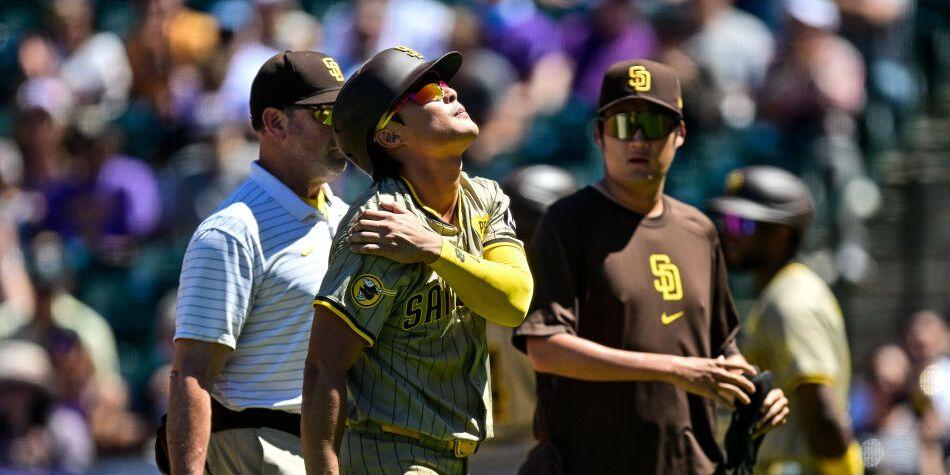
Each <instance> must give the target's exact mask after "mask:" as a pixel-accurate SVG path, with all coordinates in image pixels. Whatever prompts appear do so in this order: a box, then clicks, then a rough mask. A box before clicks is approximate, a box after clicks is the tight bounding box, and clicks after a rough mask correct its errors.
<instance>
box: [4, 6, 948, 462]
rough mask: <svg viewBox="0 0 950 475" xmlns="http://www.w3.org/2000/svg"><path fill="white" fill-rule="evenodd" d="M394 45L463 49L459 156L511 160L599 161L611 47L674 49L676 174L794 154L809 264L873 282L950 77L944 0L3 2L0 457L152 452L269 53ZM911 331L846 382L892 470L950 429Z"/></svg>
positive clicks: (681, 188) (933, 333)
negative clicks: (885, 172) (913, 157)
mask: <svg viewBox="0 0 950 475" xmlns="http://www.w3.org/2000/svg"><path fill="white" fill-rule="evenodd" d="M400 44H404V45H409V46H411V47H412V48H414V49H416V50H418V51H420V52H422V53H423V54H425V55H426V56H436V55H438V54H440V53H441V52H444V51H447V50H458V51H461V52H462V53H463V54H464V57H465V62H464V64H463V66H462V69H461V71H460V72H459V74H458V75H457V76H456V78H455V79H454V80H453V84H452V85H453V87H455V88H456V89H457V90H458V91H459V94H460V98H461V100H462V102H463V103H464V104H465V106H466V108H467V109H468V111H469V114H470V115H471V116H472V118H473V119H474V120H475V121H476V122H477V123H478V124H479V125H480V127H481V135H480V137H479V139H478V141H476V143H475V144H474V146H473V147H472V148H471V149H470V150H469V155H468V156H467V157H466V162H465V166H466V168H467V170H468V171H469V172H470V173H475V174H478V175H482V176H487V177H490V178H494V179H499V180H500V179H502V178H504V177H505V176H506V175H508V174H509V173H510V172H511V171H513V170H515V169H516V168H518V167H521V166H524V165H529V164H537V163H545V164H550V165H555V166H558V167H562V168H564V169H566V170H569V171H570V172H571V173H572V174H573V175H574V177H575V178H576V179H577V181H578V182H579V183H588V182H590V181H591V179H592V178H593V177H595V176H598V174H599V173H600V169H601V168H600V167H601V166H602V165H601V163H600V158H599V155H598V153H597V150H596V148H595V145H594V143H593V140H592V125H593V122H592V120H593V117H594V104H595V103H596V100H597V93H598V90H599V87H600V79H601V77H602V75H603V72H604V71H605V70H606V68H607V66H608V65H609V64H611V63H613V62H615V61H618V60H621V59H627V58H632V57H642V58H653V59H657V60H659V61H662V62H664V63H667V64H669V65H671V66H672V67H674V68H675V70H676V71H677V73H678V75H679V77H680V78H681V79H682V82H683V90H684V97H685V99H684V102H685V107H684V111H685V117H686V118H685V120H686V124H687V131H688V139H687V140H686V145H685V146H684V147H683V149H681V151H680V152H679V153H678V158H677V162H676V164H675V165H674V166H673V170H672V172H671V176H670V178H669V179H668V181H667V183H668V189H667V192H668V193H669V194H671V195H673V196H675V197H677V198H679V199H680V200H683V201H685V202H687V203H690V204H693V205H696V206H698V207H700V208H702V207H703V205H704V203H705V201H706V199H707V198H708V197H710V196H714V195H716V194H718V193H719V192H720V191H721V188H722V183H723V179H724V177H725V176H726V174H727V173H728V171H729V170H731V169H733V168H735V167H737V166H742V165H748V164H771V165H776V166H779V167H781V168H785V169H788V170H791V171H793V172H794V173H796V174H798V175H800V176H802V177H803V178H804V179H805V181H806V182H807V183H808V184H809V186H810V187H811V189H812V192H813V194H814V196H815V197H816V201H817V203H816V204H817V206H816V208H817V209H818V210H819V211H818V216H817V217H816V226H814V230H813V232H812V233H811V235H810V236H809V239H808V246H809V249H810V251H812V255H813V256H814V259H815V262H812V264H813V267H815V268H816V269H817V270H819V272H820V273H821V274H822V276H823V277H824V278H826V279H827V280H829V281H830V282H845V283H860V282H861V281H862V280H863V279H866V278H867V275H868V273H869V272H870V271H871V270H870V269H872V268H873V261H872V259H871V257H870V255H869V254H868V252H867V244H868V243H867V239H868V237H867V231H866V230H865V227H864V225H863V221H864V220H865V219H866V218H868V217H869V216H871V215H873V214H874V213H875V212H876V211H877V209H878V208H879V207H880V203H881V198H880V197H881V194H880V192H879V190H878V184H877V183H876V182H875V180H874V179H873V177H872V176H871V175H872V173H870V172H869V170H872V169H873V167H872V164H873V161H874V159H875V157H877V156H878V154H880V153H883V152H885V151H887V150H891V149H894V148H896V147H900V145H901V144H900V127H901V125H902V124H903V123H904V122H905V119H906V118H907V117H908V116H909V115H911V114H913V113H915V112H917V111H920V110H927V108H929V107H933V104H935V103H939V102H940V101H938V100H937V98H938V97H939V96H940V94H942V93H945V92H946V86H947V83H948V81H947V79H948V78H950V55H948V52H950V3H948V2H947V1H946V0H918V1H916V2H914V1H910V0H836V1H831V0H758V1H753V0H745V1H743V0H736V1H729V0H642V1H627V0H534V1H532V0H458V1H436V0H357V1H352V2H349V1H333V0H298V1H293V0H253V1H252V0H190V1H185V0H135V1H120V0H41V1H30V2H0V75H2V78H3V80H2V81H0V269H2V273H0V387H2V388H0V467H43V466H46V467H47V468H54V469H56V470H60V471H64V472H67V473H73V472H82V471H84V470H86V469H88V468H89V467H90V466H92V464H94V463H95V460H96V458H97V457H102V456H106V455H114V454H129V453H140V452H141V451H142V449H143V447H145V446H146V445H147V441H148V440H149V437H150V435H151V434H152V433H153V432H154V425H155V423H156V421H157V418H158V416H159V415H160V414H162V413H163V412H164V411H165V407H164V404H165V401H166V399H167V397H166V390H167V389H166V383H167V376H166V373H167V371H168V370H167V364H168V363H169V358H170V355H171V346H172V342H171V336H172V334H173V332H174V301H175V292H176V286H177V284H178V273H179V271H180V267H181V259H182V255H183V254H184V250H185V246H186V245H187V242H188V239H189V238H190V236H191V233H192V232H193V231H194V229H195V227H196V226H197V224H198V223H199V222H200V220H201V219H203V218H204V217H205V216H207V215H208V214H209V213H210V212H211V211H212V210H213V209H214V208H215V206H216V205H217V204H218V203H219V202H220V201H221V200H222V199H223V198H224V197H226V196H227V194H228V193H229V192H230V191H231V190H232V189H233V188H234V186H235V185H236V184H237V183H239V182H240V181H241V180H242V179H243V178H244V177H245V176H246V174H247V173H248V171H249V163H250V162H251V161H253V160H254V159H255V158H256V156H255V154H256V149H257V145H256V143H255V142H254V140H255V135H254V134H253V133H252V130H251V128H250V124H249V119H248V117H249V109H248V95H249V91H250V85H251V81H252V79H253V77H254V75H255V74H256V72H257V70H258V68H259V67H260V65H261V64H262V63H263V62H264V61H265V60H266V59H267V58H269V57H270V56H272V55H273V54H275V53H276V52H278V51H282V50H307V49H311V50H319V51H322V52H325V53H327V54H329V55H331V56H333V57H334V58H336V60H337V61H338V63H339V64H340V66H341V67H342V68H343V70H344V72H346V73H350V72H352V71H353V70H354V69H355V68H356V67H357V66H358V65H359V64H360V62H361V61H362V60H364V59H365V58H367V57H368V56H369V55H371V54H372V53H374V52H376V51H379V50H381V49H383V48H385V47H389V46H392V45H400ZM941 91H944V92H941ZM367 184H368V180H367V178H366V177H365V176H363V175H361V173H360V172H359V171H357V170H355V167H350V170H348V171H347V172H346V173H344V174H343V175H341V176H340V177H339V178H338V179H337V180H336V181H335V182H334V183H333V187H334V189H335V190H336V193H337V194H338V195H341V196H342V197H344V198H350V197H353V196H354V195H355V194H356V193H358V192H359V191H361V189H362V188H363V187H365V186H366V185H367ZM828 256H833V257H828ZM822 259H823V260H822ZM907 328H908V330H907V333H906V339H905V340H904V341H899V342H895V343H894V344H892V345H888V346H884V347H881V348H880V349H878V350H876V351H875V352H874V353H873V355H872V356H871V357H870V358H869V359H868V360H867V362H866V363H865V364H863V365H862V366H863V367H865V368H866V369H867V371H866V373H867V375H866V377H865V378H863V380H862V381H863V383H861V384H860V385H859V386H858V387H856V389H855V392H854V414H853V415H854V423H855V428H856V431H857V433H858V434H859V435H860V436H861V441H862V446H863V447H864V449H865V462H866V464H867V465H868V467H869V468H870V469H872V470H873V469H875V468H876V467H880V470H881V473H916V472H917V471H918V470H920V469H921V467H922V466H925V465H926V464H927V463H930V462H929V461H931V460H934V458H936V459H937V460H939V459H940V458H942V457H944V455H945V454H946V453H947V450H946V449H947V448H950V445H948V441H950V357H948V351H950V349H948V346H950V342H948V336H947V335H948V334H947V326H946V323H945V320H944V317H942V316H941V315H939V314H937V313H934V312H922V313H921V314H918V315H916V316H914V318H913V320H912V323H911V324H909V325H908V327H907ZM909 435H916V436H915V437H909ZM922 464H923V465H922ZM0 471H2V469H0Z"/></svg>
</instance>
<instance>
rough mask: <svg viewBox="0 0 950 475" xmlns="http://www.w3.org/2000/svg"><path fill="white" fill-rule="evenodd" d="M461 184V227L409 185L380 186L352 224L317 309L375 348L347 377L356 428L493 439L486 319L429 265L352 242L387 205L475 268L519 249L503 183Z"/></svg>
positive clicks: (360, 203) (359, 204) (351, 217)
mask: <svg viewBox="0 0 950 475" xmlns="http://www.w3.org/2000/svg"><path fill="white" fill-rule="evenodd" d="M460 184H461V193H460V196H459V208H458V212H457V214H456V215H457V216H458V220H459V222H460V224H459V225H458V226H455V225H452V224H448V223H445V222H444V221H442V220H441V219H440V218H439V216H438V215H437V214H436V213H435V212H434V211H432V210H431V209H429V208H427V207H425V206H424V205H423V204H422V203H421V202H420V201H419V199H418V197H417V196H416V195H415V192H414V191H413V190H412V187H411V186H410V185H409V183H408V182H406V181H405V180H403V179H401V178H387V179H384V180H382V181H381V182H379V183H376V184H374V185H373V187H372V188H371V189H370V190H369V191H368V192H367V193H366V194H365V195H364V196H362V197H361V198H360V199H358V200H356V201H355V202H354V204H353V206H352V207H351V209H350V212H349V214H347V217H345V218H344V219H343V224H341V228H342V229H341V230H340V232H339V233H338V234H337V236H336V239H335V240H334V242H333V247H332V249H333V251H332V253H331V255H330V263H329V269H328V270H327V274H326V278H325V279H324V282H323V285H322V287H321V288H320V292H319V294H318V295H317V297H316V301H315V304H317V305H322V306H324V307H326V308H328V309H329V310H331V311H332V312H334V313H335V314H337V315H338V316H339V317H340V318H342V319H343V320H344V321H345V322H346V323H347V324H348V325H349V326H350V327H351V328H352V329H353V330H354V331H355V332H356V333H357V334H359V335H360V336H361V337H362V338H363V339H364V340H366V342H367V344H369V345H370V347H369V348H367V349H366V350H365V351H363V353H362V354H361V355H360V357H359V359H358V360H357V362H356V363H355V364H354V365H353V367H352V368H351V369H350V371H349V373H348V374H347V388H348V389H349V395H350V401H349V409H350V413H349V420H350V423H351V425H353V426H357V425H358V424H360V423H362V422H364V421H366V420H370V421H373V422H377V423H383V424H390V425H395V426H398V427H404V428H409V429H412V430H416V431H419V432H421V433H423V434H426V435H428V436H430V437H434V438H437V439H441V440H451V439H467V440H484V439H486V438H490V437H491V436H492V421H491V391H490V382H489V373H488V342H487V338H486V335H485V319H484V318H481V317H479V316H477V315H474V314H473V313H472V312H471V311H470V310H469V308H468V307H467V306H465V303H464V302H462V301H461V300H460V299H459V297H458V294H456V292H455V290H454V289H452V287H451V286H449V284H448V283H447V282H445V281H444V280H442V278H441V277H439V275H438V274H436V273H435V272H434V271H432V269H431V268H429V266H427V265H425V264H421V263H417V264H408V265H407V264H400V263H397V262H395V261H392V260H389V259H386V258H383V257H378V256H372V255H361V254H354V253H352V252H350V250H349V247H348V246H347V245H346V240H345V236H346V234H347V233H346V232H345V231H346V230H347V229H349V227H351V226H352V225H354V224H356V221H357V218H358V217H359V214H360V213H361V212H362V211H364V210H366V209H379V204H380V201H381V200H382V199H384V197H385V199H392V200H394V201H396V202H399V203H402V204H404V205H405V206H406V208H407V209H408V210H409V211H410V212H412V213H413V214H415V215H416V216H418V217H419V219H420V221H421V222H422V223H423V224H425V225H426V226H427V227H429V228H430V229H432V230H433V231H435V232H437V233H439V234H441V235H442V236H443V237H444V238H446V239H449V240H450V241H452V242H453V244H455V245H456V246H457V247H458V248H460V249H462V250H464V251H466V252H468V253H470V254H472V255H473V256H475V258H476V259H477V258H480V257H481V256H482V252H483V250H484V249H485V248H486V247H488V246H491V245H493V244H497V243H501V242H505V241H507V242H514V243H517V244H518V245H519V246H520V245H521V242H520V241H518V240H517V238H516V237H515V231H514V223H513V222H512V219H511V214H510V212H509V211H508V205H509V200H508V197H507V196H505V194H504V193H503V192H502V191H501V189H500V188H499V186H498V184H497V183H495V182H494V181H491V180H486V179H483V178H469V177H468V176H467V175H466V174H464V173H463V174H462V177H461V183H460Z"/></svg>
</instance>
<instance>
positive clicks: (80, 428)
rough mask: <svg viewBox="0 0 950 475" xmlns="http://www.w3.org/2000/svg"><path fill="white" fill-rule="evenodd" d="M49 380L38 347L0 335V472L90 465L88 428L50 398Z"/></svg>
mask: <svg viewBox="0 0 950 475" xmlns="http://www.w3.org/2000/svg"><path fill="white" fill-rule="evenodd" d="M52 380H53V368H52V365H51V364H50V360H49V357H48V356H47V355H46V352H45V351H44V350H43V348H40V347H39V346H37V345H35V344H33V343H28V342H24V341H18V340H0V471H3V472H4V473H6V470H5V469H9V470H12V471H15V473H49V472H52V473H66V474H78V473H83V472H84V471H85V470H86V469H87V468H88V467H89V466H90V465H91V463H92V461H93V458H94V456H95V448H94V447H93V445H92V440H91V438H90V436H89V428H88V427H87V425H86V423H85V421H83V419H82V417H79V416H78V415H77V414H76V413H75V412H73V411H70V410H68V409H65V408H64V407H63V406H62V405H61V404H59V403H58V402H57V401H56V399H55V398H54V395H53V392H52V390H51V384H52Z"/></svg>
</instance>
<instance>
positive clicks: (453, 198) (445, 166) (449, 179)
mask: <svg viewBox="0 0 950 475" xmlns="http://www.w3.org/2000/svg"><path fill="white" fill-rule="evenodd" d="M404 163H406V164H407V165H406V166H404V167H403V168H402V170H400V174H401V175H402V177H403V178H405V179H406V180H408V181H409V184H410V185H412V188H413V190H415V192H416V195H417V196H418V197H419V199H420V200H421V201H422V204H424V205H426V206H428V207H429V208H432V209H433V210H435V211H436V212H437V213H438V214H439V215H440V216H441V217H442V219H443V220H444V221H446V222H451V220H452V219H453V218H454V217H455V209H456V205H457V203H458V195H459V186H460V185H459V181H460V176H461V173H462V161H461V158H457V159H441V160H418V161H406V162H404Z"/></svg>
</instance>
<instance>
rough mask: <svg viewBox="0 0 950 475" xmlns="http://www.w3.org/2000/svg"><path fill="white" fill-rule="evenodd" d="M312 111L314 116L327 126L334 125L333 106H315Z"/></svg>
mask: <svg viewBox="0 0 950 475" xmlns="http://www.w3.org/2000/svg"><path fill="white" fill-rule="evenodd" d="M310 112H311V113H312V114H313V118H314V119H317V122H319V123H321V124H323V125H325V126H327V127H332V126H333V106H320V107H315V108H313V109H311V110H310Z"/></svg>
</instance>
